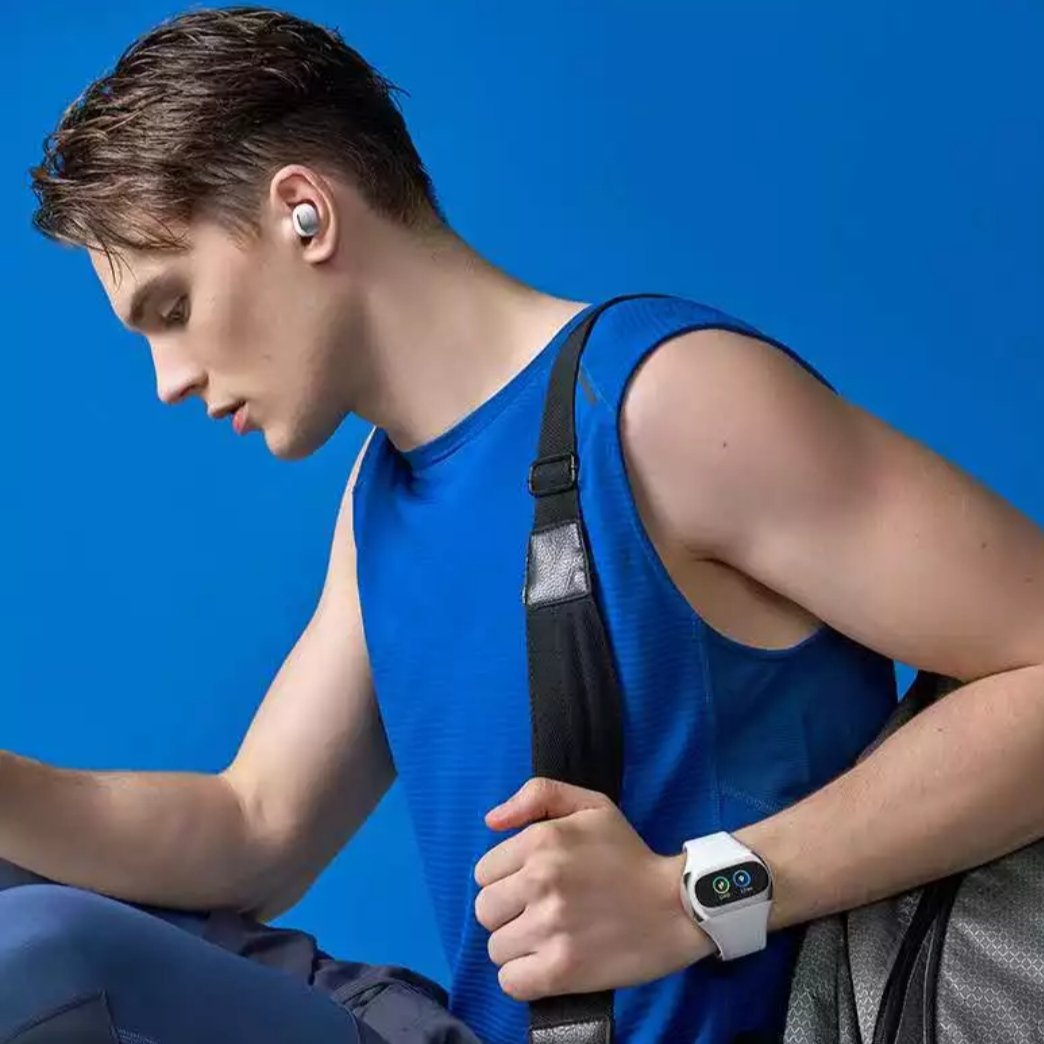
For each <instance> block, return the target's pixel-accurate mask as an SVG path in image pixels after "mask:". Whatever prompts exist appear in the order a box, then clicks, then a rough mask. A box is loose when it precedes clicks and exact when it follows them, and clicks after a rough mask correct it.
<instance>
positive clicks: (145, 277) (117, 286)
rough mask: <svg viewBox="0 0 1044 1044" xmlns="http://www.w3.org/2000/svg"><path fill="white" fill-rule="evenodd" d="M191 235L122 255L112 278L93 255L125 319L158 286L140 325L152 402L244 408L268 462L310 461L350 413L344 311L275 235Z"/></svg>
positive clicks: (290, 241) (208, 231) (218, 231)
mask: <svg viewBox="0 0 1044 1044" xmlns="http://www.w3.org/2000/svg"><path fill="white" fill-rule="evenodd" d="M190 237H191V238H190V246H189V248H188V249H186V250H185V251H184V252H179V253H177V254H160V253H151V252H150V253H148V254H145V253H138V252H133V253H127V254H125V256H124V257H123V258H122V260H121V259H119V258H117V259H116V261H115V265H116V269H115V274H114V273H113V270H112V268H111V267H110V264H109V261H108V259H107V258H106V256H105V254H104V253H103V252H101V251H97V250H90V251H89V254H90V257H91V263H92V265H93V266H94V270H95V272H96V273H97V275H98V278H99V279H100V280H101V283H102V285H103V287H104V289H105V292H106V294H107V296H108V297H109V301H110V304H111V305H112V307H113V310H114V311H115V312H116V314H117V316H118V317H119V318H120V319H121V320H122V321H124V322H129V321H130V319H131V309H132V301H133V300H134V298H135V291H136V290H140V289H141V288H143V287H145V286H146V285H147V284H148V283H149V282H150V281H151V280H152V279H153V278H154V277H159V279H160V280H161V281H160V282H159V283H158V284H157V285H156V286H155V287H154V290H153V292H152V293H150V294H149V295H148V296H147V298H145V299H144V301H143V303H142V304H141V311H140V315H136V316H135V320H136V321H135V327H136V329H137V330H138V332H141V333H142V334H143V335H144V336H145V337H146V338H147V339H148V343H149V347H150V349H151V352H152V358H153V365H154V367H155V371H156V390H157V394H158V395H159V398H160V399H161V400H162V401H163V402H165V403H168V404H171V405H173V404H175V403H177V402H180V401H181V400H182V399H184V398H186V397H188V396H190V395H197V396H199V398H201V399H202V400H203V401H204V403H205V404H206V407H207V411H208V413H215V412H218V411H220V410H223V409H225V408H227V407H229V406H232V405H233V404H235V403H238V402H243V401H245V402H246V404H247V409H246V416H247V424H248V427H247V431H250V430H256V431H261V432H262V433H263V434H264V437H265V441H266V442H267V444H268V447H269V449H270V450H271V452H272V453H273V454H274V455H275V456H277V457H281V458H283V459H288V460H289V459H298V458H301V457H304V456H307V455H308V454H309V453H312V452H313V451H314V450H316V449H318V448H319V447H320V446H321V445H322V444H323V443H324V442H325V441H326V440H327V439H328V438H329V437H330V436H331V435H332V434H333V432H334V431H335V430H336V429H337V427H338V425H339V424H340V422H341V421H342V420H343V418H344V416H345V414H346V412H347V406H346V394H345V389H344V387H343V383H344V380H345V375H344V374H343V373H342V372H341V368H342V367H343V366H344V363H345V360H344V358H343V351H341V352H339V350H338V349H339V347H343V339H344V338H345V337H346V336H350V330H349V328H348V327H347V322H348V313H349V312H350V311H351V308H350V305H349V303H348V302H346V301H344V300H343V297H344V294H343V292H342V293H341V294H338V293H335V292H334V289H333V287H332V285H328V284H330V282H331V281H330V279H329V277H327V276H326V275H325V274H324V273H323V272H321V271H319V270H318V268H317V266H313V265H309V264H307V263H304V262H302V260H301V255H300V247H299V241H298V240H297V239H296V237H295V236H290V235H283V236H281V235H280V231H279V230H278V229H273V228H272V227H271V226H266V229H265V232H264V234H263V235H262V237H261V238H260V239H258V240H257V241H255V242H252V243H251V244H250V245H249V247H246V248H244V247H242V246H241V245H240V244H239V243H237V242H236V241H235V240H234V239H232V237H231V236H230V235H229V234H228V233H227V232H226V231H225V230H224V229H222V228H221V227H220V226H218V225H215V224H213V223H204V222H200V223H198V224H194V225H193V227H192V228H191V229H190ZM225 423H231V419H229V420H226V421H225Z"/></svg>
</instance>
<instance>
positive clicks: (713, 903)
mask: <svg viewBox="0 0 1044 1044" xmlns="http://www.w3.org/2000/svg"><path fill="white" fill-rule="evenodd" d="M768 886H769V878H768V874H767V873H766V872H765V868H764V867H763V866H762V865H761V864H760V863H755V862H749V863H736V865H735V866H727V867H725V868H724V869H723V870H715V871H714V872H713V873H710V874H704V875H703V876H702V877H699V878H697V879H696V898H697V899H698V900H699V901H700V904H701V905H702V906H705V907H707V908H708V909H714V908H715V907H720V906H728V905H729V904H730V903H738V902H739V901H740V900H741V899H750V898H752V897H753V896H755V895H758V894H760V893H761V892H764V891H765V890H766V889H767V888H768Z"/></svg>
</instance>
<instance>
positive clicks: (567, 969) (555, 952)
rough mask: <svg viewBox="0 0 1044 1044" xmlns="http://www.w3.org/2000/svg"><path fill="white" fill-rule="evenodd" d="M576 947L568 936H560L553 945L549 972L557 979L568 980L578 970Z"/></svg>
mask: <svg viewBox="0 0 1044 1044" xmlns="http://www.w3.org/2000/svg"><path fill="white" fill-rule="evenodd" d="M576 966H577V954H576V947H575V946H574V945H573V941H572V940H571V939H570V938H569V936H568V935H565V934H559V935H558V937H557V938H556V939H555V940H554V942H552V943H551V946H550V953H549V955H548V962H547V968H548V972H549V973H550V974H551V975H552V977H553V978H555V979H568V978H569V976H570V975H572V974H573V972H574V971H575V970H576Z"/></svg>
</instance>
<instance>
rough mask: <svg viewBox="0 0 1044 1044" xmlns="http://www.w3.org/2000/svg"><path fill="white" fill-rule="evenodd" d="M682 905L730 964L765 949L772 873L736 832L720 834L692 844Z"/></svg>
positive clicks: (684, 873)
mask: <svg viewBox="0 0 1044 1044" xmlns="http://www.w3.org/2000/svg"><path fill="white" fill-rule="evenodd" d="M683 849H684V852H685V868H684V870H683V871H682V877H681V896H682V905H683V906H684V907H685V910H686V912H687V913H688V914H689V916H690V917H691V918H692V919H693V920H694V921H695V922H696V924H698V925H699V926H700V928H702V929H703V930H704V931H705V932H706V933H707V934H708V935H709V936H710V937H711V939H712V940H713V941H714V944H715V945H716V946H717V947H718V956H719V957H720V958H721V959H722V960H725V961H728V960H732V959H733V958H735V957H743V956H745V955H746V954H748V953H754V952H755V951H757V950H763V949H764V948H765V941H766V935H767V933H768V918H769V910H771V908H772V874H771V873H770V872H769V868H768V867H767V866H766V865H765V863H764V862H763V861H762V860H761V859H760V858H759V857H758V856H757V855H755V854H754V853H753V852H752V851H751V850H750V849H749V848H747V846H746V845H744V844H741V843H740V842H739V841H737V840H736V839H735V838H734V837H733V836H732V835H731V834H729V833H726V832H725V831H719V832H718V833H716V834H708V835H707V836H706V837H696V838H693V839H692V840H691V841H686V842H685V844H684V846H683Z"/></svg>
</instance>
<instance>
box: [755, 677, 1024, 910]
mask: <svg viewBox="0 0 1044 1044" xmlns="http://www.w3.org/2000/svg"><path fill="white" fill-rule="evenodd" d="M843 696H844V694H839V698H843ZM735 833H736V836H737V838H739V839H740V840H741V841H743V842H744V843H745V844H747V845H749V846H750V847H751V848H752V849H753V850H754V851H755V852H757V853H758V854H759V855H760V856H762V858H764V859H765V860H766V862H767V863H768V864H769V866H770V867H771V868H772V871H773V875H774V878H775V882H776V884H775V891H774V894H775V900H774V902H773V910H772V917H771V921H770V928H782V927H785V926H787V925H790V924H795V923H801V922H804V921H807V920H811V919H813V918H815V917H819V916H822V915H825V914H829V913H833V912H836V911H838V910H843V909H851V908H853V907H855V906H860V905H862V904H864V903H867V902H872V901H874V900H876V899H880V898H882V897H884V896H888V895H895V894H897V893H899V892H901V891H904V890H906V889H908V888H912V887H915V886H918V885H921V884H924V883H925V882H927V881H930V880H934V879H936V878H939V877H943V876H945V875H946V874H949V873H952V872H955V871H958V870H963V869H967V868H968V867H972V866H977V865H979V864H981V863H984V862H988V861H990V860H991V859H995V858H997V857H998V856H1001V855H1003V854H1005V853H1007V852H1010V851H1013V850H1014V849H1016V848H1020V847H1022V846H1023V845H1025V844H1028V843H1030V842H1031V841H1034V840H1036V839H1037V838H1039V837H1041V836H1044V667H1028V668H1022V669H1020V670H1016V671H1009V672H1006V673H1003V674H998V675H993V676H991V677H988V678H983V679H981V680H979V681H976V682H972V683H969V684H967V685H964V686H962V687H961V688H960V689H957V690H955V691H954V692H952V693H950V694H949V695H948V696H946V697H945V698H943V699H942V700H941V701H939V702H938V703H936V704H933V705H932V706H931V707H929V708H927V709H926V710H925V711H923V712H922V713H921V714H919V715H917V717H915V718H914V719H913V720H912V721H911V722H909V723H908V724H907V725H906V726H904V727H903V728H901V729H900V730H899V731H897V732H896V733H895V734H894V735H893V736H891V737H889V739H888V740H887V741H885V742H884V743H883V744H881V746H880V747H879V748H878V749H877V750H876V751H875V752H874V753H873V754H872V755H871V756H870V757H868V758H867V759H866V760H865V761H864V762H862V763H861V764H859V765H857V766H855V767H854V768H853V769H851V770H850V771H849V772H847V773H845V774H844V775H843V776H840V777H839V778H837V779H836V780H834V781H833V782H832V783H830V784H829V785H827V786H826V787H824V788H822V789H821V790H818V791H816V792H815V793H814V794H812V795H810V796H809V797H807V798H805V799H804V800H803V801H801V802H799V803H798V804H796V805H794V806H792V807H791V808H788V809H786V810H784V811H783V812H780V813H778V814H777V815H775V816H772V817H771V818H769V819H765V820H762V821H761V822H759V823H755V824H752V825H751V826H749V827H746V828H744V829H742V830H739V831H736V832H735Z"/></svg>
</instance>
